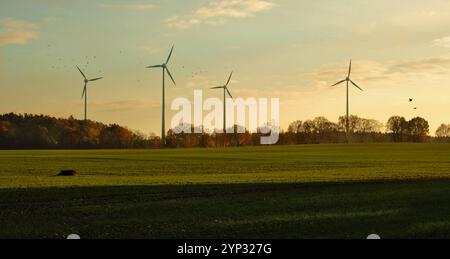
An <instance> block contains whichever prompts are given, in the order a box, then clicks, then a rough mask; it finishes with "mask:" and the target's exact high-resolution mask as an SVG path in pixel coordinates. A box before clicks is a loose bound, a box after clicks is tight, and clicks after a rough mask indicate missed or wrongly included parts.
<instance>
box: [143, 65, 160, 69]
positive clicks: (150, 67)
mask: <svg viewBox="0 0 450 259" xmlns="http://www.w3.org/2000/svg"><path fill="white" fill-rule="evenodd" d="M157 67H162V66H161V65H156V66H148V67H146V68H157Z"/></svg>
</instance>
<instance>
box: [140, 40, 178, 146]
mask: <svg viewBox="0 0 450 259" xmlns="http://www.w3.org/2000/svg"><path fill="white" fill-rule="evenodd" d="M174 47H175V46H172V49H171V50H170V54H169V57H168V58H167V60H166V62H165V63H163V64H162V65H155V66H148V67H147V68H162V75H163V78H162V128H161V138H162V144H163V145H165V144H166V86H165V85H166V72H167V74H168V75H169V77H170V79H172V82H173V84H174V85H177V83H175V80H174V79H173V76H172V74H171V73H170V71H169V68H168V67H167V64H168V63H169V61H170V58H171V57H172V53H173V49H174Z"/></svg>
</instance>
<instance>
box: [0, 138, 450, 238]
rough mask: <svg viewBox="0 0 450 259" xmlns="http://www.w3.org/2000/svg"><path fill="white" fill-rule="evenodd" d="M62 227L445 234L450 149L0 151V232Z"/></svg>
mask: <svg viewBox="0 0 450 259" xmlns="http://www.w3.org/2000/svg"><path fill="white" fill-rule="evenodd" d="M61 169H75V170H77V171H78V172H79V173H80V174H81V175H80V176H78V177H55V175H56V174H57V173H58V172H59V171H60V170H61ZM70 233H78V234H80V235H81V236H82V237H83V238H365V237H366V236H367V235H368V234H371V233H378V234H380V235H381V236H383V237H384V238H450V145H446V144H361V145H317V146H309V145H305V146H280V147H278V146H277V147H251V148H229V149H185V150H181V149H177V150H94V151H0V238H64V237H65V236H67V235H68V234H70Z"/></svg>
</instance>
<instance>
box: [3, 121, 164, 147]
mask: <svg viewBox="0 0 450 259" xmlns="http://www.w3.org/2000/svg"><path fill="white" fill-rule="evenodd" d="M160 143H161V141H160V140H158V139H157V138H149V137H146V136H144V135H143V134H140V133H137V132H132V131H131V130H129V129H127V128H124V127H121V126H119V125H116V124H111V125H105V124H103V123H99V122H94V121H89V120H88V121H84V120H76V119H74V118H73V117H70V118H68V119H58V118H53V117H49V116H44V115H30V114H24V115H21V114H14V113H10V114H5V115H0V148H2V149H91V148H106V149H110V148H147V147H159V145H160Z"/></svg>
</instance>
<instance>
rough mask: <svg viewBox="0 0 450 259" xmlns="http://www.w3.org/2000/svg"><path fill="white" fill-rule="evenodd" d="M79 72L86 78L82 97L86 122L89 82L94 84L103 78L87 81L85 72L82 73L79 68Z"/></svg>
mask: <svg viewBox="0 0 450 259" xmlns="http://www.w3.org/2000/svg"><path fill="white" fill-rule="evenodd" d="M77 68H78V71H80V73H81V75H82V76H83V78H84V88H83V94H82V95H81V98H83V97H84V120H87V98H88V88H87V86H88V83H89V82H93V81H97V80H100V79H102V78H103V77H97V78H94V79H87V78H86V75H85V74H84V73H83V71H81V69H80V68H79V67H78V66H77Z"/></svg>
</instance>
